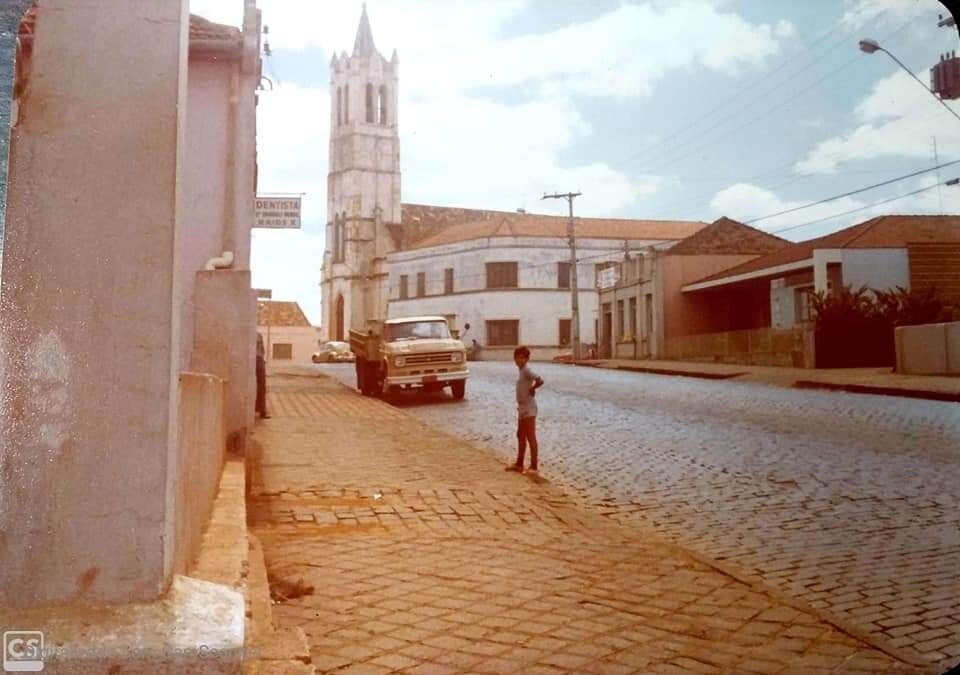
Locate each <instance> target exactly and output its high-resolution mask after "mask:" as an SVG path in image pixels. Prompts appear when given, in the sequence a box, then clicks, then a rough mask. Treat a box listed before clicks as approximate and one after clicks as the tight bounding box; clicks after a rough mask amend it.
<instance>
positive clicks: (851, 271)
mask: <svg viewBox="0 0 960 675" xmlns="http://www.w3.org/2000/svg"><path fill="white" fill-rule="evenodd" d="M841 260H842V263H843V284H844V286H847V285H850V286H853V288H859V287H860V286H867V287H868V288H873V289H875V290H878V291H885V290H888V289H892V288H896V287H897V286H902V287H903V288H907V289H909V288H910V259H909V257H908V256H907V249H905V248H854V249H844V250H843V251H842V252H841Z"/></svg>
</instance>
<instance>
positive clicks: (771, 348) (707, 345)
mask: <svg viewBox="0 0 960 675" xmlns="http://www.w3.org/2000/svg"><path fill="white" fill-rule="evenodd" d="M813 345H814V341H813V329H812V327H809V326H798V327H795V328H791V329H788V330H776V329H773V328H756V329H753V330H738V331H728V332H724V333H703V334H700V335H687V336H684V337H675V338H670V339H668V340H666V343H665V346H664V347H665V348H664V353H663V356H662V357H661V358H665V359H669V360H672V361H713V362H717V363H742V364H745V365H755V366H786V367H791V368H813V367H814V363H815V362H814V347H813Z"/></svg>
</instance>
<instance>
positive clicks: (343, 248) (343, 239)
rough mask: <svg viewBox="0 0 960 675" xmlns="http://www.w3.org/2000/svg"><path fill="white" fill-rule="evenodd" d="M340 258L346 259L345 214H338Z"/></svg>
mask: <svg viewBox="0 0 960 675" xmlns="http://www.w3.org/2000/svg"><path fill="white" fill-rule="evenodd" d="M339 241H340V260H341V261H344V260H346V259H347V214H346V213H344V214H343V215H342V216H340V237H339Z"/></svg>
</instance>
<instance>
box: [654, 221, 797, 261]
mask: <svg viewBox="0 0 960 675" xmlns="http://www.w3.org/2000/svg"><path fill="white" fill-rule="evenodd" d="M789 245H790V242H789V241H787V240H786V239H781V238H780V237H775V236H774V235H772V234H768V233H766V232H763V231H762V230H758V229H757V228H755V227H750V226H749V225H744V224H743V223H741V222H738V221H736V220H733V219H732V218H719V219H718V220H715V221H713V222H712V223H710V224H709V225H707V226H706V227H705V228H703V229H702V230H700V231H699V232H697V233H696V234H693V235H691V236H689V237H687V238H686V239H684V240H683V241H681V242H680V243H678V244H675V245H673V246H671V247H670V248H669V249H667V251H666V253H665V255H763V254H764V253H772V252H773V251H779V250H780V249H783V248H786V247H787V246H789Z"/></svg>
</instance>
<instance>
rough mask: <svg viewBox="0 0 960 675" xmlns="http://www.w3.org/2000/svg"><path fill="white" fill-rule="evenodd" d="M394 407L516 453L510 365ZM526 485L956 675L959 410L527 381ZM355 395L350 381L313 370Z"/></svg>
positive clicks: (645, 383)
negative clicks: (534, 448)
mask: <svg viewBox="0 0 960 675" xmlns="http://www.w3.org/2000/svg"><path fill="white" fill-rule="evenodd" d="M471 367H472V372H473V375H472V376H471V380H470V383H469V386H468V390H467V401H465V402H463V403H453V402H451V401H449V399H444V398H442V397H441V398H432V399H431V398H423V397H408V398H406V399H405V400H403V401H402V402H401V403H400V407H401V408H403V409H404V410H405V411H407V412H409V413H412V414H414V415H416V416H417V417H419V418H420V419H422V420H424V421H426V422H429V423H430V424H431V425H435V426H437V427H438V428H441V429H444V430H445V431H447V432H448V433H451V434H455V435H458V436H460V437H461V438H464V439H467V440H470V441H472V442H474V443H476V444H478V445H482V446H486V447H489V448H491V449H493V451H494V452H496V453H497V454H498V455H499V456H500V457H501V458H502V459H504V460H508V459H510V458H511V457H512V455H513V453H514V443H515V440H514V420H513V416H514V403H513V400H512V395H513V389H512V385H513V380H514V377H515V368H514V367H513V366H512V364H498V363H474V364H471ZM535 367H536V370H537V371H538V372H540V374H541V375H542V376H543V377H544V378H545V380H546V382H547V386H546V387H545V388H544V390H542V392H541V394H539V395H538V398H539V399H540V410H541V413H540V414H541V417H540V422H539V424H538V426H539V436H540V440H541V473H542V474H543V475H544V476H546V477H547V478H549V479H550V480H552V481H555V482H556V483H558V484H561V485H563V486H564V487H566V488H567V489H568V490H570V491H571V492H573V493H575V494H578V495H580V496H581V497H582V498H584V499H585V500H587V501H588V502H589V503H591V504H593V505H594V506H596V507H597V508H599V509H600V511H601V512H602V513H604V514H605V515H607V516H608V517H610V518H613V519H617V520H622V521H633V522H636V523H640V524H642V525H644V526H647V527H651V528H653V529H655V530H656V531H657V532H659V533H661V534H662V535H664V536H666V537H668V538H670V539H671V540H673V541H676V542H677V543H680V544H682V545H684V546H689V547H690V548H692V549H694V550H696V551H698V552H700V553H702V554H705V555H707V556H709V557H710V558H712V559H715V560H719V561H723V562H725V563H728V564H732V565H735V566H736V567H737V568H739V569H741V570H743V571H744V572H745V573H747V574H749V575H754V576H756V577H757V578H759V579H762V580H763V581H764V582H765V583H767V584H770V585H772V586H774V587H776V588H778V589H779V590H781V591H782V592H784V593H785V594H788V595H790V596H792V597H796V598H799V599H801V600H804V601H806V602H808V603H810V605H812V606H813V607H817V608H819V609H822V610H825V611H829V612H831V613H832V614H834V615H836V616H838V617H840V618H841V619H843V620H844V621H846V622H849V623H851V624H853V625H856V626H857V627H859V628H861V629H862V630H865V631H867V632H868V633H870V634H872V635H875V636H877V638H879V639H884V640H887V641H889V643H890V644H893V645H895V646H898V647H903V648H907V649H913V650H916V651H917V652H920V653H922V654H923V655H924V656H926V657H927V658H929V659H931V660H934V661H938V662H940V663H942V664H954V663H957V662H960V497H958V495H957V492H956V486H957V485H958V484H960V406H957V405H956V404H951V403H938V402H930V401H920V400H912V399H894V398H888V397H882V396H858V395H851V394H842V393H829V392H809V391H801V390H794V389H786V388H777V387H767V386H759V385H749V384H740V383H736V382H731V381H723V382H713V381H706V380H695V379H690V378H678V377H666V376H658V375H645V374H637V373H624V372H616V371H609V370H595V369H588V368H573V367H570V366H563V365H555V364H536V366H535ZM325 372H331V373H336V375H337V376H338V377H340V378H341V379H342V380H343V381H344V382H346V383H349V384H352V371H351V369H350V368H349V367H340V368H337V369H328V370H326V371H325Z"/></svg>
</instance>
